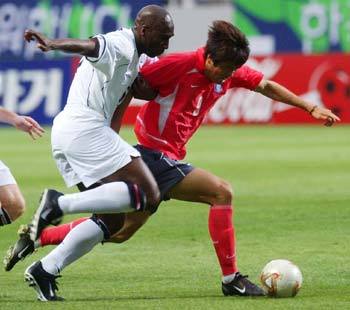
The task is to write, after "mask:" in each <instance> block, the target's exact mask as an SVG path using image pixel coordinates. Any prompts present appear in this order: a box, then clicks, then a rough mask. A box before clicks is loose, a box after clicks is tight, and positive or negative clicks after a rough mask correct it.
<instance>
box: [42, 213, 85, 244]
mask: <svg viewBox="0 0 350 310" xmlns="http://www.w3.org/2000/svg"><path fill="white" fill-rule="evenodd" d="M87 219H88V218H87V217H83V218H80V219H77V220H75V221H73V222H70V223H67V224H62V225H60V226H55V227H49V228H45V229H44V230H43V231H42V233H41V235H40V245H41V246H46V245H55V244H60V243H61V242H62V241H63V239H64V238H65V237H66V236H67V234H68V233H69V232H70V231H71V230H72V229H73V228H74V227H75V226H77V225H78V224H80V223H81V222H84V221H85V220H87Z"/></svg>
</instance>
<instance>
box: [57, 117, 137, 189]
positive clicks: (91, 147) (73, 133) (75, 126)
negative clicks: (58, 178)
mask: <svg viewBox="0 0 350 310" xmlns="http://www.w3.org/2000/svg"><path fill="white" fill-rule="evenodd" d="M51 144H52V153H53V157H54V159H55V161H56V165H57V167H58V170H59V171H60V173H61V175H62V177H63V179H64V181H65V183H66V185H67V186H68V187H71V186H73V185H76V184H78V183H80V182H82V183H83V184H84V185H85V186H86V187H89V186H90V185H92V184H94V183H96V182H97V181H99V180H101V179H102V178H104V177H107V176H109V175H111V174H112V173H114V172H116V171H118V170H119V169H121V168H122V167H124V166H125V165H127V164H128V163H130V162H131V157H139V156H140V153H139V152H138V151H137V150H136V149H135V148H134V147H132V146H131V145H130V144H128V143H127V142H125V141H124V140H123V139H122V138H121V137H120V136H119V135H118V134H117V133H116V132H115V131H114V130H112V129H111V128H110V127H109V126H107V125H105V124H104V123H103V122H101V121H100V120H98V121H97V120H95V119H94V117H91V118H83V119H81V118H76V117H74V116H71V115H70V114H69V113H68V112H67V111H63V112H61V113H60V114H59V115H58V116H57V117H56V118H55V120H54V124H53V127H52V132H51Z"/></svg>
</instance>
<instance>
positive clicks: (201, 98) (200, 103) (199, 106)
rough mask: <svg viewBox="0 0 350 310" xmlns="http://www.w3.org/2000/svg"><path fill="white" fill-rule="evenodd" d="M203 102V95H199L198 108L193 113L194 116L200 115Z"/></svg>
mask: <svg viewBox="0 0 350 310" xmlns="http://www.w3.org/2000/svg"><path fill="white" fill-rule="evenodd" d="M202 103H203V97H202V96H199V97H198V100H197V104H196V108H195V110H194V111H193V113H192V115H193V116H198V115H199V111H200V110H201V107H202Z"/></svg>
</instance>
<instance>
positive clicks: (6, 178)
mask: <svg viewBox="0 0 350 310" xmlns="http://www.w3.org/2000/svg"><path fill="white" fill-rule="evenodd" d="M11 184H17V183H16V180H15V178H14V177H13V175H12V174H11V171H10V169H9V168H8V167H7V166H6V165H5V164H4V163H3V162H2V161H1V160H0V186H5V185H11Z"/></svg>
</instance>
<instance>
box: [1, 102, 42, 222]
mask: <svg viewBox="0 0 350 310" xmlns="http://www.w3.org/2000/svg"><path fill="white" fill-rule="evenodd" d="M0 122H2V123H7V124H10V125H12V126H14V127H16V128H17V129H19V130H22V131H24V132H27V133H28V134H29V135H30V136H31V137H32V139H35V138H36V137H41V136H42V134H43V133H44V129H43V128H41V126H40V125H39V124H38V123H37V122H36V121H35V120H34V119H32V118H31V117H29V116H21V115H18V114H16V113H15V112H12V111H9V110H7V109H5V108H3V107H0ZM24 210H25V200H24V198H23V196H22V193H21V191H20V189H19V187H18V185H17V183H16V180H15V178H14V177H13V175H12V174H11V171H10V169H9V168H8V167H7V166H6V165H5V164H4V163H3V162H2V161H1V160H0V226H4V225H7V224H11V222H13V221H14V220H16V219H17V218H19V217H20V216H21V215H22V214H23V212H24Z"/></svg>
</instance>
